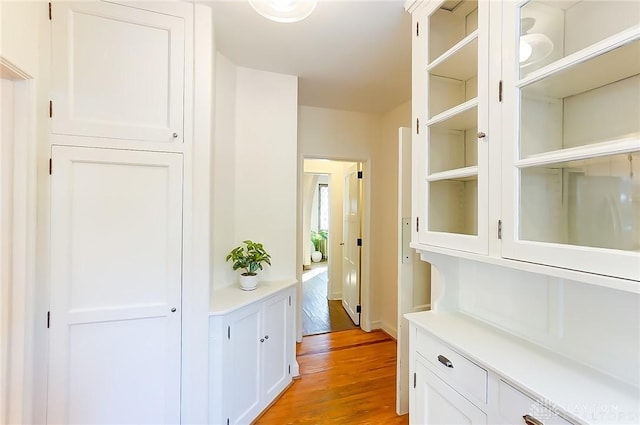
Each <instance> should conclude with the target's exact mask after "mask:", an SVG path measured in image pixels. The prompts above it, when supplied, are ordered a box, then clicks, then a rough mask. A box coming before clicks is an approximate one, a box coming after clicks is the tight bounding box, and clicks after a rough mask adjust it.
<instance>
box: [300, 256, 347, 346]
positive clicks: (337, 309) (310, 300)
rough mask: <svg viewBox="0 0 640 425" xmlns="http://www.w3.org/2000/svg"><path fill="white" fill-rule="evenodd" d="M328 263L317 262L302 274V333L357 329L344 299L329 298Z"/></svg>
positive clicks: (311, 333)
mask: <svg viewBox="0 0 640 425" xmlns="http://www.w3.org/2000/svg"><path fill="white" fill-rule="evenodd" d="M327 279H328V273H327V263H325V262H323V263H315V264H313V265H312V267H311V269H310V270H307V271H305V272H304V273H303V275H302V281H303V283H302V291H303V295H304V300H303V304H302V316H303V317H302V334H303V335H316V334H321V333H326V332H336V331H343V330H347V329H357V328H358V326H356V325H354V324H353V322H352V321H351V318H350V317H349V315H348V314H347V312H346V311H344V308H343V307H342V301H340V300H327Z"/></svg>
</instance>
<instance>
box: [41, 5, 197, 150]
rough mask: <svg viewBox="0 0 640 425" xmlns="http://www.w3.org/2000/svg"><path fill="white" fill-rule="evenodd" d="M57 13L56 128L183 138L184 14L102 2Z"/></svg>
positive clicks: (117, 135)
mask: <svg viewBox="0 0 640 425" xmlns="http://www.w3.org/2000/svg"><path fill="white" fill-rule="evenodd" d="M53 15H54V19H52V31H53V33H52V74H53V75H52V85H53V89H52V100H53V117H52V131H53V133H58V134H73V135H79V136H95V137H108V138H118V139H130V140H131V139H135V140H146V141H158V142H181V141H182V133H183V94H184V63H185V62H184V61H185V34H184V31H185V22H184V19H183V18H181V17H176V16H169V15H166V14H161V13H155V12H150V11H147V10H141V9H137V8H133V7H127V6H123V5H116V4H109V3H105V2H60V3H58V2H56V3H54V5H53ZM132 40H135V42H132ZM174 133H175V134H176V135H177V136H176V137H174Z"/></svg>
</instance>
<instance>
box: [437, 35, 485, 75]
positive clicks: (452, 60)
mask: <svg viewBox="0 0 640 425" xmlns="http://www.w3.org/2000/svg"><path fill="white" fill-rule="evenodd" d="M427 72H429V73H430V74H433V75H439V76H441V77H447V78H453V79H456V80H460V81H466V80H468V79H469V78H472V77H474V76H476V75H477V74H478V30H476V31H473V32H472V33H471V34H469V35H468V36H466V37H465V38H463V39H462V40H461V41H460V42H458V43H457V44H456V45H455V46H453V47H452V48H450V49H449V50H447V51H446V52H444V53H443V54H442V55H440V56H438V57H437V58H436V59H435V60H434V61H433V62H431V63H430V64H429V65H428V66H427Z"/></svg>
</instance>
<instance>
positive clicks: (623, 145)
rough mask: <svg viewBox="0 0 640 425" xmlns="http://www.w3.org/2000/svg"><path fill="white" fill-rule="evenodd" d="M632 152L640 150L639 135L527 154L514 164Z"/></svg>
mask: <svg viewBox="0 0 640 425" xmlns="http://www.w3.org/2000/svg"><path fill="white" fill-rule="evenodd" d="M632 152H640V135H636V136H635V137H629V138H623V139H618V140H611V141H606V142H601V143H594V144H590V145H585V146H580V147H575V148H568V149H559V150H556V151H551V152H545V153H540V154H535V155H529V156H527V157H526V158H523V159H521V160H519V161H516V162H515V166H516V167H518V168H527V167H537V166H544V165H550V164H558V163H563V162H569V161H578V160H582V159H589V158H597V157H602V156H611V155H618V154H624V153H632Z"/></svg>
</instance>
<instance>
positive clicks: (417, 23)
mask: <svg viewBox="0 0 640 425" xmlns="http://www.w3.org/2000/svg"><path fill="white" fill-rule="evenodd" d="M416 37H420V22H416Z"/></svg>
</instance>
